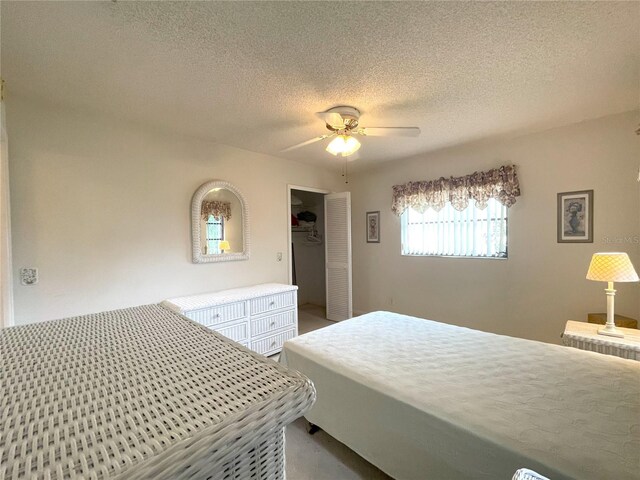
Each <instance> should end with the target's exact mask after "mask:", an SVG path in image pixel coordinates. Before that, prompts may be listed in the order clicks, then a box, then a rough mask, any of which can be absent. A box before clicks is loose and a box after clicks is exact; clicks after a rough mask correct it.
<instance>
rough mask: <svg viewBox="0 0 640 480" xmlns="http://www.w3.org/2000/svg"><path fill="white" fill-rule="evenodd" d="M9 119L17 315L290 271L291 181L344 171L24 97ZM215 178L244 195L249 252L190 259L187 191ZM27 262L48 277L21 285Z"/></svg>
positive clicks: (330, 177) (57, 313)
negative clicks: (237, 257)
mask: <svg viewBox="0 0 640 480" xmlns="http://www.w3.org/2000/svg"><path fill="white" fill-rule="evenodd" d="M167 114H170V112H167ZM7 119H8V129H9V135H10V138H11V144H10V146H9V147H10V162H11V164H10V171H11V195H12V197H11V200H12V221H13V248H14V250H13V258H14V271H15V279H16V285H15V308H16V323H18V324H23V323H28V322H35V321H42V320H48V319H53V318H59V317H65V316H70V315H78V314H84V313H89V312H98V311H102V310H107V309H114V308H120V307H127V306H132V305H138V304H143V303H152V302H158V301H160V300H163V299H165V298H168V297H172V296H177V295H187V294H193V293H200V292H206V291H212V290H217V289H224V288H230V287H237V286H244V285H251V284H256V283H261V282H282V283H287V278H288V272H287V261H286V258H287V257H286V255H287V252H288V251H289V246H288V245H287V229H288V228H289V224H288V222H287V217H286V212H287V202H288V198H287V184H297V185H306V186H310V187H316V188H325V189H329V190H336V189H339V188H340V185H341V183H340V175H339V173H337V172H336V173H333V172H327V171H325V170H320V169H316V168H313V167H310V166H308V165H302V164H298V163H296V162H290V161H285V160H280V159H277V158H273V157H269V156H265V155H260V154H256V153H252V152H248V151H243V150H239V149H236V148H231V147H226V146H222V145H218V144H214V143H211V142H207V141H202V140H197V139H193V138H185V137H179V136H172V135H171V134H170V133H168V132H159V131H153V130H150V129H148V128H146V127H143V126H140V125H135V124H128V123H121V122H118V121H117V119H110V118H106V117H103V116H95V115H92V114H87V113H84V112H73V111H67V110H64V109H60V108H56V107H53V106H48V105H45V104H43V103H39V102H32V101H31V100H27V99H24V98H17V97H12V98H11V99H9V100H8V105H7ZM212 179H222V180H226V181H229V182H231V183H232V184H234V185H235V186H236V187H237V188H238V189H239V190H240V191H241V192H242V193H243V194H244V196H245V198H246V199H247V203H248V207H249V217H250V228H251V258H250V259H249V260H248V261H242V262H228V263H221V264H199V265H195V264H193V263H191V246H190V238H191V226H190V209H191V198H192V196H193V193H194V192H195V190H196V189H197V188H198V187H199V186H200V185H201V184H203V183H204V182H206V181H208V180H212ZM150 231H153V232H155V234H154V235H153V236H150V235H149V232H150ZM277 252H283V254H284V255H285V257H284V258H283V261H282V262H277V261H276V253H277ZM20 267H38V268H39V269H40V283H39V284H38V285H35V286H30V287H25V286H22V285H20V283H19V279H18V277H17V270H18V268H20Z"/></svg>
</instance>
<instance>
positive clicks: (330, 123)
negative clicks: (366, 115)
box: [282, 106, 420, 160]
mask: <svg viewBox="0 0 640 480" xmlns="http://www.w3.org/2000/svg"><path fill="white" fill-rule="evenodd" d="M316 115H317V116H318V117H320V118H321V119H322V120H323V121H324V122H325V125H326V127H327V130H329V133H326V134H325V135H320V136H319V137H315V138H312V139H309V140H306V141H304V142H302V143H298V144H296V145H293V146H291V147H288V148H285V149H284V150H282V152H289V151H291V150H295V149H296V148H300V147H305V146H307V145H311V144H312V143H315V142H319V141H320V140H324V139H325V138H331V137H335V138H334V139H333V140H332V141H331V143H329V145H327V148H326V150H327V152H329V153H331V154H332V155H336V156H337V155H341V156H342V157H349V156H351V157H352V158H349V160H355V158H354V157H353V154H355V153H356V152H357V151H358V150H359V149H360V142H359V141H358V139H356V138H355V135H361V136H364V137H417V136H418V135H420V129H419V128H418V127H360V126H359V124H358V122H359V119H360V111H359V110H358V109H357V108H354V107H348V106H339V107H333V108H330V109H329V110H327V111H326V112H319V113H316Z"/></svg>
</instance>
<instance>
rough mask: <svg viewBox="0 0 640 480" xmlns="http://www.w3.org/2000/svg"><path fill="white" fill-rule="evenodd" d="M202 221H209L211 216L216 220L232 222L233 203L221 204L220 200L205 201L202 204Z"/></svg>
mask: <svg viewBox="0 0 640 480" xmlns="http://www.w3.org/2000/svg"><path fill="white" fill-rule="evenodd" d="M201 212H202V219H203V220H207V219H208V218H209V215H213V216H214V217H216V218H220V217H222V218H224V219H225V220H231V202H220V201H218V200H205V201H203V202H202V209H201Z"/></svg>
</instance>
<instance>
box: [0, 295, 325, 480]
mask: <svg viewBox="0 0 640 480" xmlns="http://www.w3.org/2000/svg"><path fill="white" fill-rule="evenodd" d="M0 352H1V357H2V368H0V390H1V391H2V396H1V397H0V480H8V479H12V480H13V479H16V480H17V479H30V480H34V479H46V480H62V479H104V478H118V479H127V480H129V479H177V480H181V479H206V478H210V479H215V480H230V479H243V480H244V479H283V478H284V476H285V473H284V427H285V426H286V425H287V424H288V423H290V422H291V421H293V420H294V419H296V418H298V417H300V416H301V415H303V414H304V413H306V411H307V410H308V409H309V408H310V407H311V405H312V404H313V401H314V399H315V391H314V389H313V385H312V384H311V382H310V381H309V380H308V379H306V378H305V377H304V376H302V375H301V374H299V373H297V372H295V371H292V370H289V369H287V368H285V367H283V366H281V365H279V364H277V363H275V362H273V361H271V360H268V359H265V358H264V357H262V356H260V355H258V354H256V353H254V352H251V351H250V350H248V349H246V348H244V347H242V346H240V345H237V344H234V343H232V342H229V341H228V340H227V339H226V338H224V337H222V336H221V335H219V334H218V333H216V332H213V331H211V330H209V329H206V328H204V327H203V326H201V325H198V324H197V323H195V322H192V321H190V320H188V319H186V318H184V317H183V316H181V315H179V314H177V313H175V312H172V311H170V310H168V309H167V308H165V307H162V306H160V305H148V306H143V307H135V308H128V309H124V310H117V311H113V312H103V313H99V314H94V315H86V316H82V317H75V318H68V319H63V320H56V321H51V322H44V323H40V324H33V325H27V326H20V327H12V328H6V329H4V330H1V331H0Z"/></svg>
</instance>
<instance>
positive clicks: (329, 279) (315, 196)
mask: <svg viewBox="0 0 640 480" xmlns="http://www.w3.org/2000/svg"><path fill="white" fill-rule="evenodd" d="M287 198H288V204H289V208H288V211H289V212H288V213H289V214H288V220H289V229H288V236H289V252H288V253H289V255H288V260H289V283H290V284H292V285H297V286H298V305H299V307H300V308H301V311H302V309H305V310H312V311H313V312H314V315H322V316H324V318H326V319H329V320H336V321H337V320H345V319H347V318H351V316H352V307H351V199H350V195H349V193H348V192H345V193H331V192H329V191H327V190H321V189H316V188H310V187H301V186H296V185H289V186H288V187H287Z"/></svg>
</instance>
